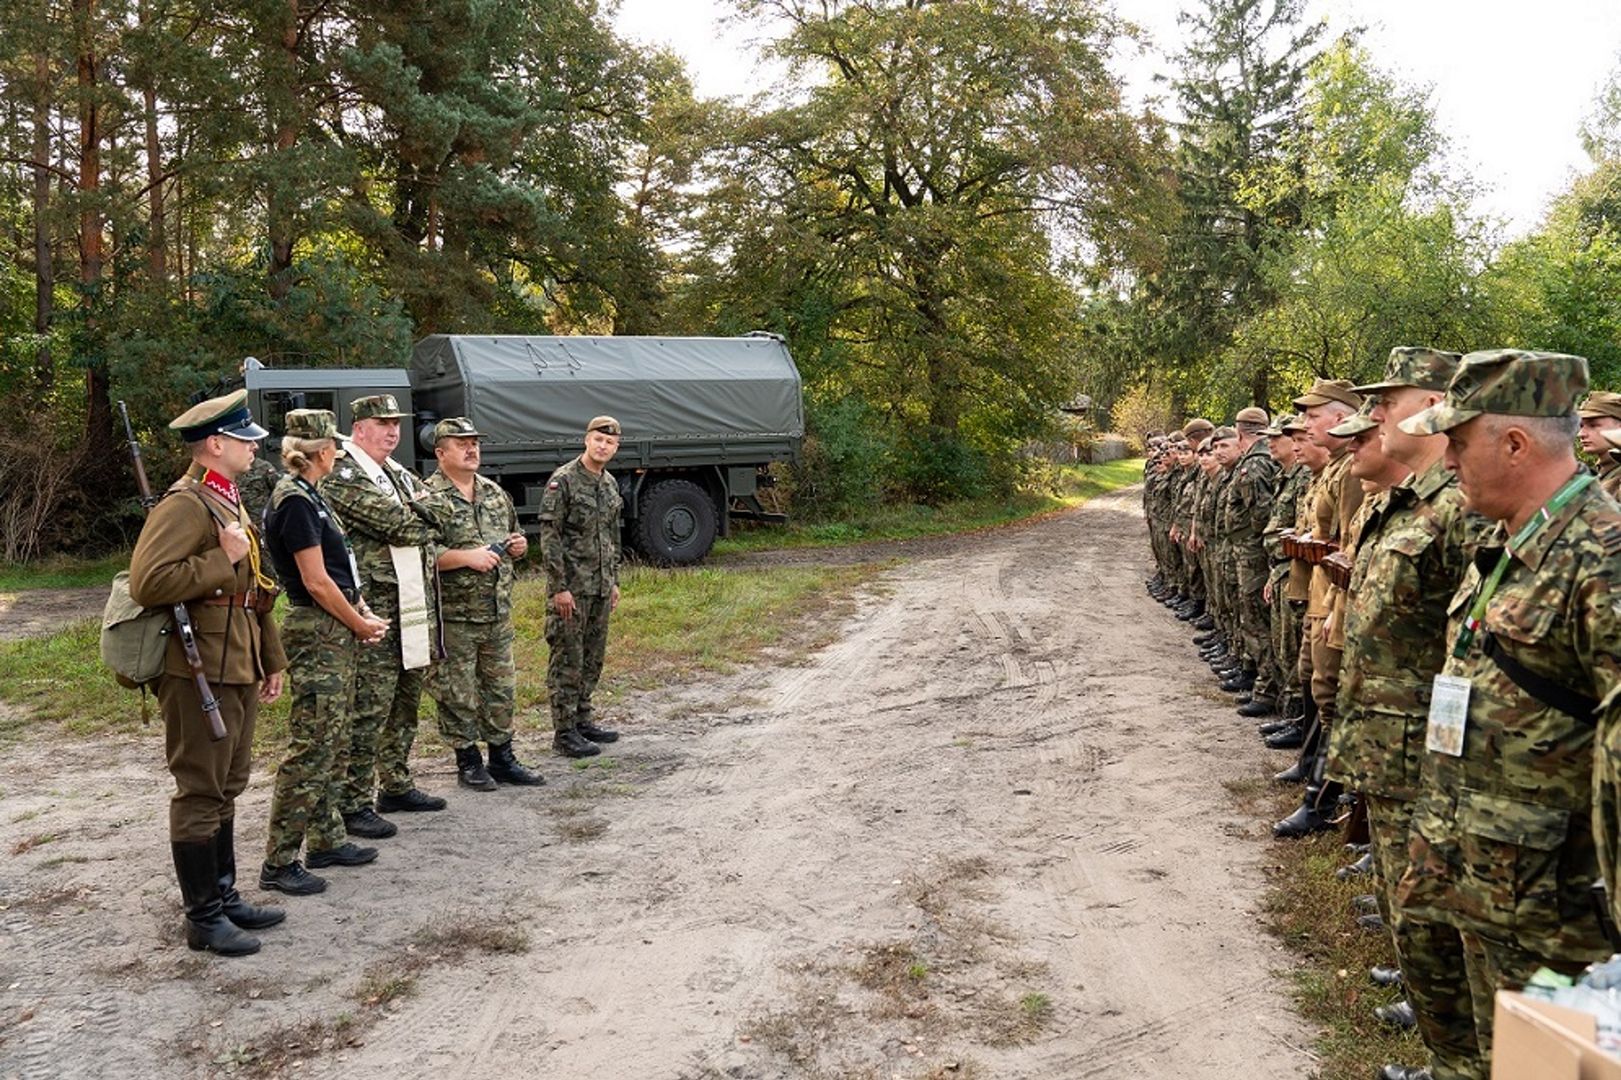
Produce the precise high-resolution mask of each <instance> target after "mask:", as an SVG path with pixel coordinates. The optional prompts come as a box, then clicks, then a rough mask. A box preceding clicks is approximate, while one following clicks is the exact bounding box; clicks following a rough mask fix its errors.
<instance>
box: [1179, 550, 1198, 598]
mask: <svg viewBox="0 0 1621 1080" xmlns="http://www.w3.org/2000/svg"><path fill="white" fill-rule="evenodd" d="M1176 558H1177V562H1178V564H1179V566H1178V570H1177V584H1178V585H1180V586H1181V588H1180V589H1179V590H1178V591H1179V592H1181V593H1182V595H1184V596H1190V597H1197V598H1199V599H1201V600H1202V599H1203V598H1204V568H1203V567H1201V566H1200V565H1199V556H1198V555H1197V554H1195V553H1194V552H1191V551H1189V550H1188V549H1187V548H1185V547H1183V546H1182V545H1181V544H1178V545H1177V547H1176Z"/></svg>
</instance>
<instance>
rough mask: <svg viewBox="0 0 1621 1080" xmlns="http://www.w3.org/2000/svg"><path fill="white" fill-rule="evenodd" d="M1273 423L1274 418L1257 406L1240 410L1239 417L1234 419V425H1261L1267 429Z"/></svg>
mask: <svg viewBox="0 0 1621 1080" xmlns="http://www.w3.org/2000/svg"><path fill="white" fill-rule="evenodd" d="M1271 422H1272V418H1271V417H1270V416H1268V415H1267V414H1266V410H1265V409H1262V408H1259V407H1258V406H1255V405H1251V406H1250V407H1249V408H1247V409H1239V410H1238V415H1237V416H1235V417H1233V423H1235V424H1260V425H1261V426H1262V427H1265V426H1266V425H1267V424H1270V423H1271Z"/></svg>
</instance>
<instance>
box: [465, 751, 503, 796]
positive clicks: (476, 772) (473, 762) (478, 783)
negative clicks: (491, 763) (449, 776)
mask: <svg viewBox="0 0 1621 1080" xmlns="http://www.w3.org/2000/svg"><path fill="white" fill-rule="evenodd" d="M456 783H458V784H460V785H461V786H462V787H465V788H472V789H473V790H474V791H494V790H495V780H494V778H493V777H491V776H490V773H489V770H487V769H485V768H484V755H483V754H481V753H479V751H478V743H474V744H473V745H472V746H463V747H461V748H459V749H458V750H457V751H456Z"/></svg>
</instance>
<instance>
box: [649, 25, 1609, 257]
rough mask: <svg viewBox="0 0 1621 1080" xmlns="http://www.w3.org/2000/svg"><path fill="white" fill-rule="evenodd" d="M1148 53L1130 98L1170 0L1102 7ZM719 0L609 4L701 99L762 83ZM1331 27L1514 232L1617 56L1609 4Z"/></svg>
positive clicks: (1566, 165)
mask: <svg viewBox="0 0 1621 1080" xmlns="http://www.w3.org/2000/svg"><path fill="white" fill-rule="evenodd" d="M1114 3H1115V10H1116V11H1118V12H1119V13H1120V14H1121V15H1123V16H1125V17H1126V18H1128V19H1131V20H1132V21H1134V22H1137V23H1138V24H1140V25H1142V26H1143V27H1145V28H1146V29H1147V30H1148V31H1149V32H1150V34H1151V35H1153V37H1154V39H1155V45H1156V46H1157V48H1155V49H1151V50H1150V51H1148V52H1146V53H1144V54H1143V55H1140V56H1133V57H1128V58H1124V59H1123V61H1122V73H1123V74H1124V75H1125V77H1126V79H1127V83H1128V86H1129V87H1130V88H1131V91H1132V92H1133V93H1134V94H1136V95H1141V94H1145V93H1148V94H1152V93H1161V92H1163V91H1162V90H1159V89H1157V88H1156V87H1155V86H1154V85H1153V81H1152V76H1153V74H1154V73H1155V72H1157V71H1158V72H1164V71H1168V70H1169V64H1168V62H1167V61H1166V60H1165V54H1166V53H1174V52H1175V51H1176V49H1177V42H1178V30H1177V26H1176V11H1177V8H1178V5H1177V4H1176V3H1174V2H1172V0H1114ZM731 10H732V6H731V4H730V3H729V2H728V0H621V6H620V9H619V15H618V19H617V23H618V26H619V29H620V31H621V32H622V33H624V34H625V35H626V36H628V37H631V38H634V39H637V40H640V41H644V42H654V43H661V44H665V45H668V46H669V47H671V48H672V49H674V50H675V52H677V53H678V54H680V55H681V56H682V57H684V58H685V59H686V61H687V65H688V67H689V69H690V70H691V72H692V74H693V78H694V79H695V81H696V83H697V87H698V91H699V92H700V93H701V94H704V95H706V96H722V95H733V94H748V93H751V92H753V91H755V90H759V89H763V88H764V87H765V86H766V85H768V84H769V82H770V81H771V78H772V74H773V73H772V71H771V69H770V68H769V67H766V66H762V65H761V64H760V63H759V62H758V49H757V48H754V47H753V46H752V44H751V39H752V38H754V37H755V36H756V34H757V32H755V31H751V30H748V29H746V28H740V27H735V26H728V25H726V24H725V22H724V16H725V15H726V14H727V13H728V12H730V11H731ZM1313 10H1314V11H1316V12H1317V13H1319V14H1320V15H1323V16H1325V17H1327V18H1328V19H1329V22H1330V25H1331V27H1333V28H1334V29H1341V28H1343V27H1345V26H1347V25H1350V24H1353V23H1357V24H1361V25H1364V26H1366V27H1367V29H1368V33H1367V35H1366V37H1365V38H1364V42H1365V43H1366V44H1367V46H1368V47H1369V49H1370V50H1371V51H1372V53H1373V55H1374V56H1375V57H1376V59H1377V60H1378V62H1379V64H1380V65H1381V66H1383V67H1385V68H1386V69H1387V70H1390V71H1393V72H1394V73H1395V74H1397V75H1399V76H1400V77H1401V78H1403V79H1404V80H1405V81H1407V82H1409V83H1414V84H1418V85H1429V86H1432V87H1433V100H1434V104H1435V108H1436V112H1437V115H1438V118H1439V121H1440V126H1441V129H1442V131H1443V132H1445V133H1446V135H1447V136H1448V137H1449V138H1451V140H1452V142H1453V160H1454V161H1455V162H1456V163H1457V165H1458V166H1459V167H1460V168H1468V169H1471V170H1473V171H1474V173H1475V176H1476V179H1477V181H1479V182H1480V183H1481V186H1482V187H1483V189H1485V191H1486V192H1487V194H1486V195H1485V196H1484V197H1483V199H1482V202H1481V205H1480V209H1481V210H1483V211H1484V212H1487V213H1491V214H1495V215H1498V216H1501V217H1503V218H1505V219H1506V220H1507V221H1508V224H1509V229H1510V232H1511V233H1513V234H1519V233H1524V232H1526V231H1528V230H1529V229H1531V228H1533V227H1534V226H1535V225H1536V223H1537V221H1538V220H1539V219H1540V218H1541V216H1542V213H1543V211H1544V209H1545V208H1546V206H1547V202H1548V200H1549V199H1550V198H1551V197H1552V196H1554V195H1556V194H1558V193H1559V192H1560V191H1562V190H1563V189H1564V188H1565V187H1566V186H1567V185H1568V184H1569V182H1570V180H1571V178H1572V177H1573V176H1575V175H1576V174H1577V173H1578V172H1579V171H1581V170H1583V169H1585V168H1586V165H1587V158H1586V155H1584V154H1583V153H1582V149H1581V145H1580V143H1579V142H1578V141H1577V135H1576V131H1577V125H1578V124H1579V123H1580V122H1581V119H1582V117H1583V116H1584V115H1585V114H1586V113H1587V112H1588V110H1589V109H1590V107H1591V105H1592V102H1593V100H1594V97H1595V95H1596V94H1597V92H1598V89H1599V87H1600V85H1601V84H1602V83H1603V81H1604V79H1605V77H1606V76H1607V75H1608V74H1609V73H1610V71H1612V70H1613V69H1614V68H1615V66H1616V64H1617V62H1618V58H1621V0H1539V2H1536V3H1529V4H1528V3H1523V2H1521V3H1515V4H1509V3H1505V2H1503V0H1314V2H1313Z"/></svg>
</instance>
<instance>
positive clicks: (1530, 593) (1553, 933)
mask: <svg viewBox="0 0 1621 1080" xmlns="http://www.w3.org/2000/svg"><path fill="white" fill-rule="evenodd" d="M1505 538H1506V532H1505V530H1504V528H1503V526H1501V525H1499V526H1497V528H1496V529H1494V531H1493V532H1492V534H1491V537H1490V539H1489V540H1488V542H1487V543H1485V544H1483V545H1482V546H1481V548H1480V549H1479V550H1478V551H1477V552H1476V554H1475V557H1474V559H1473V560H1472V561H1471V562H1470V565H1469V567H1468V570H1467V572H1466V574H1465V576H1464V578H1463V581H1462V583H1461V584H1460V585H1459V586H1458V588H1457V591H1456V592H1455V593H1454V594H1453V596H1452V600H1451V602H1450V604H1449V606H1448V615H1449V621H1448V625H1447V633H1446V638H1445V644H1446V646H1447V649H1446V653H1447V659H1446V668H1445V670H1446V673H1447V674H1448V675H1456V676H1459V677H1462V678H1466V679H1468V680H1469V682H1470V685H1471V690H1470V694H1469V700H1468V709H1467V722H1466V726H1465V728H1464V734H1463V747H1462V753H1461V755H1459V756H1457V757H1454V756H1452V755H1449V754H1443V753H1437V752H1434V751H1430V750H1425V751H1424V752H1423V764H1422V767H1421V773H1420V782H1419V786H1420V789H1421V794H1420V795H1419V797H1418V799H1417V800H1416V801H1415V802H1414V804H1413V806H1414V811H1413V818H1412V830H1413V831H1412V837H1411V849H1410V854H1411V856H1412V862H1411V866H1410V868H1409V870H1408V871H1407V873H1406V875H1405V876H1403V878H1402V880H1401V882H1400V884H1399V885H1398V886H1397V891H1396V898H1397V900H1398V902H1399V903H1400V904H1401V905H1402V906H1403V907H1404V908H1406V909H1410V910H1413V911H1415V912H1417V913H1418V914H1419V915H1420V916H1421V917H1425V918H1431V919H1437V920H1441V921H1444V922H1447V923H1451V924H1452V925H1454V926H1458V927H1460V928H1462V929H1465V930H1469V931H1472V932H1476V933H1479V934H1482V935H1484V936H1488V937H1491V938H1495V939H1497V940H1507V941H1512V942H1514V943H1515V944H1516V945H1518V946H1519V947H1521V948H1524V949H1526V950H1528V951H1532V952H1536V953H1537V954H1539V955H1541V956H1546V957H1557V958H1562V959H1580V958H1583V957H1586V956H1589V955H1590V956H1593V957H1602V956H1608V955H1609V952H1610V950H1609V948H1608V947H1607V946H1606V943H1605V941H1604V938H1603V936H1602V934H1601V932H1600V930H1599V926H1598V922H1597V919H1596V918H1595V917H1594V914H1593V911H1592V904H1591V900H1590V898H1589V895H1588V891H1589V887H1590V886H1591V885H1592V884H1593V882H1594V880H1595V879H1596V878H1597V877H1598V876H1599V873H1600V868H1599V861H1600V855H1599V849H1598V847H1597V846H1596V845H1595V835H1594V828H1595V822H1596V820H1598V821H1602V811H1603V807H1602V797H1603V792H1602V788H1600V804H1601V805H1600V806H1599V807H1597V808H1595V799H1594V795H1595V785H1594V775H1595V761H1594V758H1595V754H1594V748H1595V741H1596V733H1610V732H1611V731H1612V729H1613V728H1614V727H1615V720H1616V719H1617V716H1616V708H1617V705H1616V702H1617V690H1618V688H1621V613H1618V612H1617V610H1616V604H1617V602H1618V601H1621V508H1618V507H1617V505H1616V503H1615V502H1614V501H1613V500H1611V499H1610V498H1609V496H1607V495H1605V494H1604V493H1603V492H1602V491H1600V490H1599V489H1598V488H1597V487H1593V486H1589V487H1588V488H1587V489H1586V490H1585V491H1583V492H1581V493H1580V494H1579V495H1578V496H1577V497H1576V498H1575V499H1573V500H1572V501H1571V502H1570V503H1569V504H1568V505H1566V506H1565V507H1564V508H1562V509H1561V510H1560V511H1559V512H1558V513H1556V514H1554V515H1553V517H1552V518H1551V519H1550V520H1549V521H1548V523H1547V524H1546V525H1545V526H1544V527H1543V528H1542V529H1541V530H1540V531H1538V532H1537V534H1536V535H1535V536H1533V537H1531V539H1530V540H1529V541H1527V542H1526V543H1525V544H1524V546H1523V547H1521V548H1520V549H1519V550H1517V551H1515V552H1514V553H1513V558H1512V559H1511V560H1510V562H1509V566H1508V569H1507V571H1506V573H1505V574H1504V575H1503V579H1502V582H1501V584H1500V585H1499V586H1498V588H1497V591H1496V592H1495V594H1494V595H1493V596H1492V597H1491V600H1490V603H1489V604H1488V606H1487V608H1486V612H1485V615H1484V617H1483V619H1482V625H1481V628H1480V631H1481V632H1480V634H1479V635H1478V636H1477V637H1476V638H1475V640H1474V642H1473V643H1472V644H1471V645H1470V647H1469V649H1468V652H1467V653H1466V654H1465V655H1464V656H1463V658H1462V659H1458V658H1455V657H1453V656H1452V649H1451V646H1452V643H1453V642H1454V641H1455V640H1456V638H1457V634H1458V631H1459V630H1460V628H1461V627H1462V624H1463V621H1464V619H1465V617H1466V616H1467V615H1468V611H1469V608H1470V607H1471V605H1472V603H1473V600H1474V596H1475V592H1476V589H1477V587H1478V586H1480V584H1481V582H1482V579H1483V578H1484V577H1486V576H1488V575H1489V574H1490V573H1491V570H1492V568H1493V567H1494V566H1495V565H1496V563H1497V561H1498V557H1499V555H1500V554H1501V553H1502V551H1503V548H1504V544H1505ZM1488 641H1492V642H1495V643H1496V647H1498V648H1501V649H1502V650H1503V652H1504V653H1506V654H1507V655H1508V656H1510V657H1512V658H1513V660H1514V661H1517V662H1518V663H1519V664H1520V665H1523V667H1524V668H1525V669H1528V670H1529V671H1530V672H1532V673H1534V674H1535V675H1537V676H1540V677H1542V678H1543V679H1547V680H1552V681H1553V682H1554V683H1556V684H1558V685H1560V686H1562V687H1564V688H1566V689H1567V691H1570V692H1575V693H1578V694H1584V695H1588V696H1590V697H1592V698H1593V699H1595V700H1597V701H1603V702H1606V704H1605V705H1604V706H1602V707H1601V710H1600V713H1599V715H1598V716H1597V718H1596V719H1595V718H1594V717H1592V716H1582V717H1578V716H1573V715H1571V714H1569V713H1566V712H1564V711H1561V710H1560V709H1558V708H1554V707H1552V706H1550V705H1548V704H1545V703H1544V702H1542V701H1541V700H1539V699H1538V698H1537V697H1534V696H1533V695H1531V694H1530V693H1528V692H1527V691H1526V690H1525V689H1523V688H1522V687H1521V686H1520V685H1519V684H1517V683H1516V682H1515V681H1514V680H1513V679H1511V678H1509V676H1508V674H1507V673H1506V672H1505V671H1504V668H1503V666H1502V664H1501V663H1499V662H1498V661H1496V660H1494V659H1493V658H1492V657H1490V656H1488V655H1487V654H1486V653H1485V651H1484V648H1485V646H1486V643H1487V642H1488ZM1598 741H1600V742H1602V739H1600V740H1598ZM1599 773H1600V776H1601V777H1602V775H1603V768H1602V767H1601V768H1600V770H1599ZM1600 829H1601V836H1603V837H1606V839H1604V841H1603V843H1604V845H1605V847H1606V848H1608V847H1610V846H1611V845H1613V844H1614V842H1615V838H1614V836H1613V835H1610V834H1609V833H1608V832H1607V831H1606V830H1605V828H1604V826H1603V825H1600ZM1609 859H1610V856H1609V855H1606V861H1607V862H1608V861H1609Z"/></svg>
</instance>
